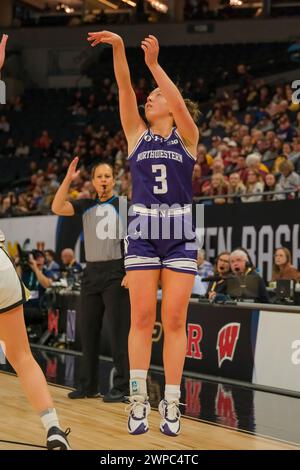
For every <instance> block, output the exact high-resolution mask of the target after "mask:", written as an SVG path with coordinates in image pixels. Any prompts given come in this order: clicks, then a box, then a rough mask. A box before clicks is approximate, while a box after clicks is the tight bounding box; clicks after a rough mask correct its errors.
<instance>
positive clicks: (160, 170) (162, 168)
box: [152, 165, 168, 194]
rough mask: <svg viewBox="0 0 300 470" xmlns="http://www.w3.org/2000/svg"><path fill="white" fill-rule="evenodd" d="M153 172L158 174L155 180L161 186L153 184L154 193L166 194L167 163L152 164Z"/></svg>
mask: <svg viewBox="0 0 300 470" xmlns="http://www.w3.org/2000/svg"><path fill="white" fill-rule="evenodd" d="M152 173H154V174H157V176H155V181H156V182H157V183H160V185H159V186H153V194H165V193H167V192H168V183H167V167H166V165H152Z"/></svg>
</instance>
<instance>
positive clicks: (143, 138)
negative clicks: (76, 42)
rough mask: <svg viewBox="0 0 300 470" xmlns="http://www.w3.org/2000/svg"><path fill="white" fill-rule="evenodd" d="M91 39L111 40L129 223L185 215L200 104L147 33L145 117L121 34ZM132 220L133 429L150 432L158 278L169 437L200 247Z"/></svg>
mask: <svg viewBox="0 0 300 470" xmlns="http://www.w3.org/2000/svg"><path fill="white" fill-rule="evenodd" d="M88 41H89V42H90V43H91V45H92V46H93V47H94V46H96V45H97V44H104V43H105V44H111V45H112V48H113V63H114V72H115V77H116V81H117V85H118V88H119V107H120V116H121V123H122V127H123V130H124V133H125V136H126V139H127V143H128V155H129V156H128V162H129V164H130V170H131V176H132V201H131V202H132V208H133V215H132V216H130V217H129V222H130V223H131V222H134V219H135V218H136V217H139V216H140V213H139V210H140V209H139V205H141V204H142V205H143V206H144V210H143V215H144V221H145V222H144V223H145V224H146V225H147V226H148V225H150V224H151V219H152V217H159V218H160V217H161V215H160V212H161V211H160V210H159V209H157V212H153V211H150V208H151V207H153V205H155V207H159V206H161V205H162V204H164V205H165V204H167V205H168V206H172V204H175V203H176V204H179V205H180V207H181V210H179V211H178V212H177V213H176V214H177V215H179V216H180V217H182V215H183V213H184V211H185V208H186V206H187V205H190V204H191V202H192V172H193V167H194V164H195V158H196V157H195V156H196V147H197V143H198V140H199V132H198V128H197V125H196V124H195V120H196V119H197V117H198V115H199V110H198V107H197V105H196V104H195V103H193V102H191V101H189V100H184V99H183V97H182V96H181V93H180V91H179V90H178V88H177V87H176V85H175V84H174V83H173V82H172V80H171V79H170V78H169V77H168V75H167V74H166V72H165V71H164V70H163V69H162V67H161V66H160V65H159V63H158V54H159V43H158V40H157V38H156V37H154V36H152V35H149V36H148V37H146V38H145V39H144V40H143V41H142V42H141V48H142V50H143V52H144V58H145V62H146V65H147V66H148V68H149V70H150V73H151V74H152V76H153V78H154V80H155V81H156V83H157V88H155V89H154V90H153V91H152V92H151V93H150V94H149V96H148V98H147V102H146V105H145V115H146V122H145V121H144V120H143V119H142V118H141V116H140V114H139V111H138V106H137V100H136V96H135V92H134V90H133V87H132V84H131V79H130V72H129V67H128V63H127V59H126V54H125V47H124V43H123V40H122V38H121V37H120V36H118V35H116V34H114V33H112V32H109V31H101V32H95V33H89V35H88ZM165 215H167V216H169V217H170V218H171V220H172V221H173V223H175V219H176V215H175V213H172V209H170V211H169V212H168V211H167V213H166V212H165ZM130 223H129V229H128V236H127V240H126V241H127V243H126V247H127V248H126V256H125V268H126V271H127V278H128V285H129V291H130V301H131V329H130V334H129V360H130V406H129V419H128V431H129V433H131V434H142V433H144V432H146V431H147V430H148V419H147V417H148V414H149V412H150V404H149V401H148V393H147V386H146V378H147V372H148V369H149V365H150V357H151V345H152V332H153V327H154V323H155V320H156V303H157V289H158V282H159V281H160V282H161V286H162V307H161V316H162V324H163V329H164V346H163V362H164V370H165V383H166V385H165V395H164V399H163V400H162V401H161V402H160V404H159V412H160V415H161V423H160V430H161V432H163V433H164V434H166V435H170V436H176V435H177V434H179V432H180V410H179V404H180V403H179V401H180V383H181V378H182V372H183V366H184V360H185V355H186V348H187V337H186V317H187V307H188V303H189V299H190V295H191V291H192V287H193V284H194V275H195V274H196V272H197V266H196V250H187V248H186V241H187V240H185V239H184V236H183V238H182V239H180V240H178V239H176V240H175V238H174V237H170V238H169V239H164V238H163V237H162V236H159V237H158V239H153V238H151V236H149V237H143V233H142V232H143V229H141V230H140V235H141V236H140V238H136V237H135V236H134V235H135V234H134V233H132V232H131V230H130ZM148 233H151V231H150V232H148ZM141 287H142V288H141Z"/></svg>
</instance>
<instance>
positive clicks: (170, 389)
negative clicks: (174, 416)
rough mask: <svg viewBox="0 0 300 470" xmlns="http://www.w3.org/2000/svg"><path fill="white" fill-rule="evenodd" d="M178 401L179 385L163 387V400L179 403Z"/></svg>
mask: <svg viewBox="0 0 300 470" xmlns="http://www.w3.org/2000/svg"><path fill="white" fill-rule="evenodd" d="M179 399H180V385H166V386H165V400H167V401H175V402H176V403H179Z"/></svg>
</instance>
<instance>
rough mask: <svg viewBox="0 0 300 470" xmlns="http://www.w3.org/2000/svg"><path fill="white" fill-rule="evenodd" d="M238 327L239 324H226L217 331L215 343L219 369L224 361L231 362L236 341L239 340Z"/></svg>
mask: <svg viewBox="0 0 300 470" xmlns="http://www.w3.org/2000/svg"><path fill="white" fill-rule="evenodd" d="M240 327H241V324H240V323H227V325H224V326H223V328H222V329H221V330H220V331H219V334H218V341H217V350H218V362H219V367H221V365H222V363H223V361H225V359H228V360H229V361H232V359H233V356H234V353H235V348H236V344H237V340H238V339H239V334H240Z"/></svg>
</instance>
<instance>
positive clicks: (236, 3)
mask: <svg viewBox="0 0 300 470" xmlns="http://www.w3.org/2000/svg"><path fill="white" fill-rule="evenodd" d="M229 3H230V6H232V7H240V6H241V5H243V2H242V0H230V2H229Z"/></svg>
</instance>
